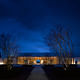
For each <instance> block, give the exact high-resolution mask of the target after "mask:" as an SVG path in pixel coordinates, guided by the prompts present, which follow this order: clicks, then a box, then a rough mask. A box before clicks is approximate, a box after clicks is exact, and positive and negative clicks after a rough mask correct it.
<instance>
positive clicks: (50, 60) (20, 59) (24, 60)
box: [18, 57, 59, 64]
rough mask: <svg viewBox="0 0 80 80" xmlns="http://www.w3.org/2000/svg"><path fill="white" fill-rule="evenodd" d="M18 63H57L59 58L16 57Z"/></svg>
mask: <svg viewBox="0 0 80 80" xmlns="http://www.w3.org/2000/svg"><path fill="white" fill-rule="evenodd" d="M37 60H40V63H37ZM18 64H59V60H58V57H18Z"/></svg>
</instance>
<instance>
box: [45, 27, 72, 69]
mask: <svg viewBox="0 0 80 80" xmlns="http://www.w3.org/2000/svg"><path fill="white" fill-rule="evenodd" d="M71 35H72V33H71V32H70V31H68V30H67V29H65V28H64V27H63V26H61V25H58V26H56V29H51V30H50V32H49V33H48V35H46V37H45V43H46V44H47V45H48V47H49V48H50V50H51V51H53V52H54V51H55V52H56V54H57V56H58V57H59V59H60V60H59V61H60V62H61V64H65V66H66V67H67V66H68V65H69V64H70V63H71V57H72V48H73V44H72V40H71Z"/></svg>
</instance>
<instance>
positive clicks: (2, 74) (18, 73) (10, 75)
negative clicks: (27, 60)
mask: <svg viewBox="0 0 80 80" xmlns="http://www.w3.org/2000/svg"><path fill="white" fill-rule="evenodd" d="M32 69H33V67H32V66H31V65H23V66H19V65H18V66H17V67H13V68H12V69H11V70H10V71H9V70H7V69H6V65H2V66H1V65H0V80H26V79H27V78H28V76H29V75H30V72H31V71H32Z"/></svg>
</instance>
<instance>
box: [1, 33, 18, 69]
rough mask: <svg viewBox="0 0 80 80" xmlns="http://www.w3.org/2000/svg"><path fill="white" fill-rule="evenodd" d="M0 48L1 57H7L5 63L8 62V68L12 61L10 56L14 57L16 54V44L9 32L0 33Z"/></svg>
mask: <svg viewBox="0 0 80 80" xmlns="http://www.w3.org/2000/svg"><path fill="white" fill-rule="evenodd" d="M0 49H1V51H2V52H1V56H2V59H3V60H4V59H5V58H6V59H7V62H6V64H8V67H9V69H10V68H11V66H10V64H11V63H12V59H11V56H14V57H16V56H17V54H18V46H17V44H16V42H15V40H14V39H13V37H12V36H11V35H10V34H4V33H3V34H1V35H0Z"/></svg>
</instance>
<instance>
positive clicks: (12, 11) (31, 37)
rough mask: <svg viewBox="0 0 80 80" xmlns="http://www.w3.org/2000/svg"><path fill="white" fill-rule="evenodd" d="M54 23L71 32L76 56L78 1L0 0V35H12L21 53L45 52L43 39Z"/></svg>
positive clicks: (79, 33) (79, 17)
mask: <svg viewBox="0 0 80 80" xmlns="http://www.w3.org/2000/svg"><path fill="white" fill-rule="evenodd" d="M56 24H62V25H63V26H64V27H67V28H70V29H71V31H72V33H73V35H72V40H73V43H74V45H75V47H74V53H75V55H80V54H79V53H80V1H79V0H0V33H2V32H5V33H7V32H8V33H10V34H15V35H16V36H17V38H18V43H19V44H20V45H21V51H22V52H49V50H48V48H47V46H46V45H45V44H44V42H43V37H44V36H45V35H46V34H47V32H48V31H49V30H50V29H51V28H52V27H55V25H56Z"/></svg>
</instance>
